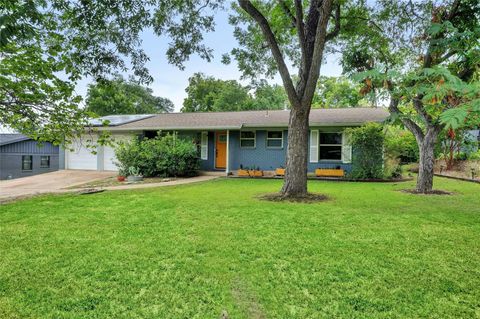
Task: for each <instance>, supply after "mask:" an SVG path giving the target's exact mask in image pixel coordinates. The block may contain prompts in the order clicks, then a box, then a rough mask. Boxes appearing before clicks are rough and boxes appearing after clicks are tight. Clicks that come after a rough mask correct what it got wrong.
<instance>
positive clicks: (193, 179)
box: [77, 175, 219, 191]
mask: <svg viewBox="0 0 480 319" xmlns="http://www.w3.org/2000/svg"><path fill="white" fill-rule="evenodd" d="M218 177H219V176H218V175H217V176H215V175H201V176H196V177H189V178H177V179H175V180H173V181H169V182H161V183H145V184H125V185H120V186H106V187H95V188H98V189H106V190H109V191H115V190H124V189H137V188H152V187H162V186H175V185H183V184H191V183H198V182H205V181H209V180H212V179H215V178H218ZM77 191H78V189H77Z"/></svg>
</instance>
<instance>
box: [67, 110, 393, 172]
mask: <svg viewBox="0 0 480 319" xmlns="http://www.w3.org/2000/svg"><path fill="white" fill-rule="evenodd" d="M387 116H388V112H387V111H386V110H385V109H382V108H344V109H313V110H311V113H310V132H309V158H308V170H309V171H310V172H313V171H314V170H315V169H316V168H342V169H344V170H345V171H349V170H350V169H351V165H352V147H351V145H349V143H348V137H347V136H346V134H344V131H345V129H346V128H348V127H355V126H361V125H363V124H365V123H367V122H383V121H384V120H385V119H386V118H387ZM109 118H110V119H111V120H113V122H112V124H111V125H110V126H108V127H105V126H100V125H99V121H98V120H97V122H96V125H98V127H97V129H98V130H108V131H110V132H111V136H112V138H113V139H114V140H116V141H118V140H124V139H128V138H131V137H132V136H135V135H136V136H143V137H147V138H148V137H153V136H156V135H157V134H158V132H159V131H160V132H162V133H164V132H175V133H176V134H177V136H179V137H188V138H191V139H192V140H193V141H194V142H195V143H197V145H198V148H199V154H200V158H201V168H202V170H205V171H225V172H226V174H229V173H231V172H232V173H234V172H236V171H237V170H238V169H239V168H240V167H255V168H259V169H261V170H264V171H273V170H275V169H276V168H279V167H282V166H285V161H286V153H287V143H288V130H287V128H288V121H289V111H288V110H275V111H272V110H269V111H242V112H211V113H163V114H155V115H141V116H137V118H128V117H125V116H123V120H119V118H115V117H112V116H110V117H109ZM94 126H95V125H94ZM72 149H73V151H67V152H65V154H64V156H65V161H64V162H65V168H68V169H96V170H116V169H117V167H116V165H115V154H114V149H113V147H111V146H98V149H97V154H95V155H94V154H91V152H88V151H86V150H84V149H82V147H81V146H80V145H73V147H72Z"/></svg>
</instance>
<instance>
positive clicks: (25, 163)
mask: <svg viewBox="0 0 480 319" xmlns="http://www.w3.org/2000/svg"><path fill="white" fill-rule="evenodd" d="M32 164H33V160H32V155H23V156H22V171H31V170H32V166H33V165H32Z"/></svg>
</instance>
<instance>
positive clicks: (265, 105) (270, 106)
mask: <svg viewBox="0 0 480 319" xmlns="http://www.w3.org/2000/svg"><path fill="white" fill-rule="evenodd" d="M252 103H253V106H252V109H254V110H282V109H284V108H285V107H286V106H287V103H288V99H287V94H286V93H285V89H284V88H283V87H282V86H280V85H278V84H274V85H269V84H268V83H267V82H266V81H260V83H258V84H256V86H255V92H254V95H253V102H252Z"/></svg>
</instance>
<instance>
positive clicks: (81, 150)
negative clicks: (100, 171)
mask: <svg viewBox="0 0 480 319" xmlns="http://www.w3.org/2000/svg"><path fill="white" fill-rule="evenodd" d="M89 139H91V140H92V142H94V141H96V138H92V137H89ZM84 144H86V142H85V141H83V142H82V141H76V142H74V143H73V145H72V148H73V151H70V150H66V151H65V153H66V164H67V165H66V166H67V169H85V170H96V169H97V155H95V154H92V150H90V149H87V148H86V147H85V146H84Z"/></svg>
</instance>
